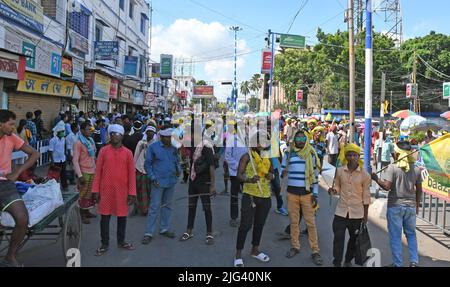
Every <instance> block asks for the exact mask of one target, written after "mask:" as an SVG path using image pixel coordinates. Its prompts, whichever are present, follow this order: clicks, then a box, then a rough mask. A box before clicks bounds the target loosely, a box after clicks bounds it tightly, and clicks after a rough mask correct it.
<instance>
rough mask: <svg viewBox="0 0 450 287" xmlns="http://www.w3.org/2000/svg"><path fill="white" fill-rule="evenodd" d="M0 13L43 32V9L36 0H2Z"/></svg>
mask: <svg viewBox="0 0 450 287" xmlns="http://www.w3.org/2000/svg"><path fill="white" fill-rule="evenodd" d="M5 4H6V5H5ZM0 15H3V17H5V18H9V19H11V20H13V21H15V22H17V23H18V24H21V25H23V26H25V27H27V28H30V29H32V30H34V31H36V32H39V33H41V34H42V33H43V32H44V25H43V21H44V13H43V9H42V6H41V5H40V4H39V3H36V1H33V0H21V1H18V0H2V1H1V2H0Z"/></svg>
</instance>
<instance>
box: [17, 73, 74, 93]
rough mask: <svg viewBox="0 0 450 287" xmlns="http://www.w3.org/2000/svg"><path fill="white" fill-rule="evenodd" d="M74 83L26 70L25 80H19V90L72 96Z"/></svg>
mask: <svg viewBox="0 0 450 287" xmlns="http://www.w3.org/2000/svg"><path fill="white" fill-rule="evenodd" d="M74 85H75V84H74V83H71V82H68V81H63V80H60V79H54V78H50V77H46V76H41V75H37V74H32V73H28V72H26V73H25V80H22V81H19V84H18V86H17V91H19V92H26V93H33V94H43V95H50V96H58V97H70V98H71V97H72V95H73V89H74Z"/></svg>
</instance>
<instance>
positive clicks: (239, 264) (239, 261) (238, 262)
mask: <svg viewBox="0 0 450 287" xmlns="http://www.w3.org/2000/svg"><path fill="white" fill-rule="evenodd" d="M233 265H234V267H244V261H243V260H242V259H241V258H239V259H236V258H234V264H233Z"/></svg>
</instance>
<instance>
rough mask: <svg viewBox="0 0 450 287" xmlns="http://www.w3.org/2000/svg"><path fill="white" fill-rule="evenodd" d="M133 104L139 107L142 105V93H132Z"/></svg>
mask: <svg viewBox="0 0 450 287" xmlns="http://www.w3.org/2000/svg"><path fill="white" fill-rule="evenodd" d="M133 104H135V105H141V106H142V105H143V104H144V92H142V91H136V90H135V91H134V94H133Z"/></svg>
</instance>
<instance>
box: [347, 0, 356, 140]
mask: <svg viewBox="0 0 450 287" xmlns="http://www.w3.org/2000/svg"><path fill="white" fill-rule="evenodd" d="M353 11H354V7H353V0H348V12H349V16H348V19H347V21H348V30H349V33H348V44H349V78H350V91H349V93H350V94H349V96H350V133H349V142H350V143H353V142H354V140H355V137H354V133H355V129H354V127H355V46H354V43H355V42H354V21H353Z"/></svg>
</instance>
